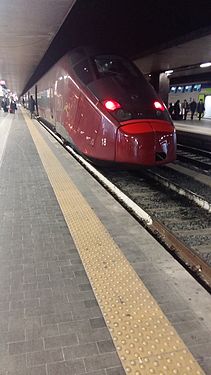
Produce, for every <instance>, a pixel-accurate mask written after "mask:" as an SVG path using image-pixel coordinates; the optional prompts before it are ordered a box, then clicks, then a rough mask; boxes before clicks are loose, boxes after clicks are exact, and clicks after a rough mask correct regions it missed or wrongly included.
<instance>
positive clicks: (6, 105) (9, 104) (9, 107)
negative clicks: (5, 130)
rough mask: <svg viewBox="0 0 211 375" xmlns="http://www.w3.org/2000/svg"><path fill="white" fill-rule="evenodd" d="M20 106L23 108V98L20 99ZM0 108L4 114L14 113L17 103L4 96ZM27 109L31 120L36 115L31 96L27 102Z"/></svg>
mask: <svg viewBox="0 0 211 375" xmlns="http://www.w3.org/2000/svg"><path fill="white" fill-rule="evenodd" d="M22 105H23V107H25V100H24V98H23V99H22ZM0 108H2V109H3V111H4V112H9V113H15V111H16V110H17V103H16V101H15V99H14V98H13V97H8V96H4V97H3V98H2V100H1V102H0ZM27 108H28V109H29V111H30V114H31V118H33V117H35V115H36V102H35V100H34V98H33V96H32V95H31V96H30V98H29V101H28V106H27Z"/></svg>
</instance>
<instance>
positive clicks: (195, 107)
mask: <svg viewBox="0 0 211 375" xmlns="http://www.w3.org/2000/svg"><path fill="white" fill-rule="evenodd" d="M168 110H169V113H170V115H171V117H172V119H173V120H186V119H187V114H188V112H190V118H191V120H193V117H194V115H195V113H198V119H199V120H201V118H202V116H203V113H204V110H205V107H204V102H203V100H202V99H200V100H199V102H198V103H196V101H195V100H194V99H193V100H192V101H191V102H190V103H188V102H187V100H186V99H185V100H184V102H183V103H180V100H177V101H176V102H175V103H174V104H173V103H170V104H169V108H168Z"/></svg>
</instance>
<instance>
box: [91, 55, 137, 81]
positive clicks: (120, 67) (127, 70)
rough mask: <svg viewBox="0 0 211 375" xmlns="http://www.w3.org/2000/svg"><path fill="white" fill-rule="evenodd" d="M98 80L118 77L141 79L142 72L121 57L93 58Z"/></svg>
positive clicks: (100, 56)
mask: <svg viewBox="0 0 211 375" xmlns="http://www.w3.org/2000/svg"><path fill="white" fill-rule="evenodd" d="M93 63H94V66H95V70H96V73H97V77H98V78H103V77H109V76H118V75H122V76H125V77H128V76H129V77H133V78H138V77H139V78H140V77H141V76H142V74H141V72H140V71H139V70H138V68H136V67H135V66H134V65H133V64H132V63H131V62H129V61H128V60H127V59H124V58H122V57H119V56H106V55H99V56H95V57H94V58H93Z"/></svg>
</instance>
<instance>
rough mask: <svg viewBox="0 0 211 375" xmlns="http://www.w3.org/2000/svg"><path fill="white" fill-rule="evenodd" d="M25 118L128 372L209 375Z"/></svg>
mask: <svg viewBox="0 0 211 375" xmlns="http://www.w3.org/2000/svg"><path fill="white" fill-rule="evenodd" d="M24 118H25V121H26V123H27V125H28V128H29V130H30V133H31V136H32V138H33V140H34V143H35V145H36V148H37V150H38V153H39V155H40V158H41V160H42V163H43V166H44V168H45V170H46V173H47V175H48V178H49V180H50V183H51V185H52V187H53V190H54V192H55V195H56V197H57V200H58V203H59V205H60V207H61V210H62V212H63V215H64V218H65V220H66V223H67V225H68V228H69V230H70V233H71V236H72V237H73V240H74V242H75V245H76V247H77V249H78V252H79V254H80V256H81V259H82V262H83V265H84V267H85V270H86V272H87V275H88V277H89V280H90V282H91V285H92V288H93V291H94V293H95V296H96V298H97V301H98V303H99V306H100V308H101V310H102V313H103V316H104V318H105V321H106V323H107V326H108V328H109V330H110V333H111V335H112V339H113V341H114V344H115V346H116V349H117V352H118V355H119V357H120V359H121V362H122V365H123V367H124V369H125V371H126V372H127V373H130V374H134V375H151V374H154V375H171V374H172V375H188V374H189V375H199V374H201V375H202V374H204V372H203V371H202V369H201V368H200V366H199V364H198V363H197V362H196V360H195V359H194V358H193V356H192V354H191V353H190V352H189V350H188V349H187V347H186V346H185V344H184V343H183V341H182V340H181V339H180V337H179V336H178V334H177V333H176V331H175V330H174V328H173V327H172V325H171V324H170V322H169V321H168V320H167V318H166V317H165V315H164V314H163V312H162V310H161V309H160V307H159V306H158V304H157V302H156V301H155V300H154V298H153V297H152V296H151V294H150V293H149V292H148V290H147V288H146V287H145V286H144V284H143V283H142V281H141V280H140V278H139V277H138V275H137V274H136V273H135V271H134V270H133V268H132V267H131V266H130V264H129V262H128V261H127V259H126V258H125V256H124V255H123V254H122V252H121V250H120V249H119V247H118V246H117V245H116V244H115V242H114V241H113V239H112V238H111V236H110V234H109V233H108V232H107V231H106V229H105V227H104V226H103V224H102V223H101V222H100V220H99V219H98V217H97V216H96V215H95V213H94V211H93V210H92V209H91V207H90V206H89V205H88V204H87V202H86V200H85V199H84V197H83V196H82V195H81V193H80V192H79V191H78V189H77V188H76V186H75V185H74V184H73V182H72V181H71V179H70V177H69V176H68V174H67V173H66V171H65V170H64V168H63V167H62V165H61V164H60V163H59V161H58V159H57V158H56V157H55V156H54V154H53V152H52V151H51V150H50V148H49V147H48V145H47V144H46V142H45V141H44V140H43V138H42V136H41V135H40V133H39V132H38V130H37V129H36V126H34V124H33V122H32V121H31V120H30V119H29V118H28V116H26V115H24Z"/></svg>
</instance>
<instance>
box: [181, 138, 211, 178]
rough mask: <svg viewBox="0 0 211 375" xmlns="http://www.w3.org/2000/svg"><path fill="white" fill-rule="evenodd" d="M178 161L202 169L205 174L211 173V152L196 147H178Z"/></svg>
mask: <svg viewBox="0 0 211 375" xmlns="http://www.w3.org/2000/svg"><path fill="white" fill-rule="evenodd" d="M177 160H178V161H179V162H182V163H185V164H188V165H189V166H190V167H191V166H195V167H197V168H200V170H201V171H202V172H204V173H207V172H211V152H209V151H205V150H201V149H197V148H194V147H189V146H184V145H180V144H179V145H178V146H177Z"/></svg>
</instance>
